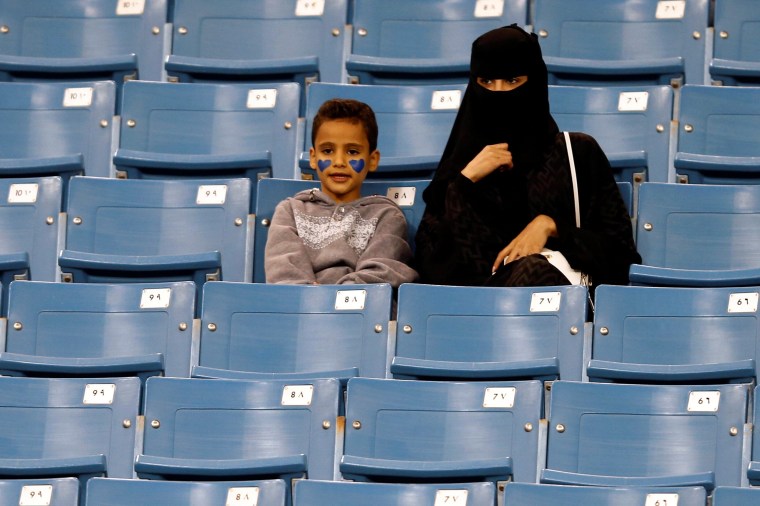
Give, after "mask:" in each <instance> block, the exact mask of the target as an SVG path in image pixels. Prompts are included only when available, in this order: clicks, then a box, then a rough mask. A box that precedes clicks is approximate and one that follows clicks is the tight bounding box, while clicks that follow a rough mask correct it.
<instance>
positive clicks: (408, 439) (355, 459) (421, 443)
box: [340, 378, 543, 483]
mask: <svg viewBox="0 0 760 506" xmlns="http://www.w3.org/2000/svg"><path fill="white" fill-rule="evenodd" d="M542 398H543V385H542V383H541V382H540V381H524V382H519V381H518V382H499V381H493V382H466V383H453V382H447V381H413V380H395V379H386V380H383V379H372V378H352V379H350V380H349V381H348V395H347V400H346V439H345V446H344V454H343V458H342V460H341V463H340V471H341V473H342V474H343V477H344V478H346V479H352V480H357V481H375V482H379V481H382V482H408V483H414V482H423V483H431V482H437V483H442V482H448V483H458V482H474V481H486V482H501V481H505V480H512V481H522V482H531V483H533V482H535V481H536V472H537V459H538V445H539V432H540V430H539V419H540V418H541V414H542V411H541V409H542Z"/></svg>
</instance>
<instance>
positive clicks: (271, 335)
mask: <svg viewBox="0 0 760 506" xmlns="http://www.w3.org/2000/svg"><path fill="white" fill-rule="evenodd" d="M391 295H392V294H391V287H390V285H388V284H373V285H350V286H343V287H336V286H313V285H306V286H304V285H269V284H263V283H230V282H216V283H207V284H206V285H205V286H204V287H203V309H202V311H201V340H200V356H199V365H198V366H197V367H194V368H193V376H195V377H211V378H219V377H226V378H240V379H272V378H281V379H291V380H296V379H304V378H324V377H330V378H338V379H340V380H341V381H342V382H343V383H345V382H346V381H348V378H351V377H354V376H368V377H374V378H384V377H385V376H386V368H387V362H388V355H389V350H388V348H389V343H388V322H389V320H390V316H391ZM305 329H308V331H305Z"/></svg>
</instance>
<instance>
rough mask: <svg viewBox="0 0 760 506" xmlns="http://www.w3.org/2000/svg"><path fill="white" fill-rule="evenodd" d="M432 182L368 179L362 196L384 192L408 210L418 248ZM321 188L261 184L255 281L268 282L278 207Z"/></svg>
mask: <svg viewBox="0 0 760 506" xmlns="http://www.w3.org/2000/svg"><path fill="white" fill-rule="evenodd" d="M428 184H430V180H427V179H423V180H413V181H407V180H391V179H389V180H378V179H374V180H366V179H365V180H364V182H363V183H362V189H361V191H362V196H368V195H384V196H386V197H388V198H389V199H391V200H393V201H394V202H395V203H396V204H397V205H398V206H399V207H400V208H401V211H403V213H404V217H405V218H406V224H407V231H408V232H407V240H408V241H409V244H410V246H411V247H412V249H414V237H415V235H416V234H417V227H418V226H419V224H420V222H421V221H422V215H423V214H424V212H425V201H424V200H422V192H423V191H424V190H425V188H427V186H428ZM312 188H319V182H318V181H303V180H295V179H271V178H270V179H262V180H261V181H259V184H258V189H257V191H258V196H257V198H256V231H255V237H254V254H253V266H254V267H253V280H254V281H255V282H265V281H266V276H265V273H264V250H265V248H266V243H267V234H268V227H269V224H270V223H271V221H272V216H273V215H274V210H275V208H276V207H277V204H279V203H280V202H281V201H283V200H285V199H286V198H288V197H292V196H293V195H295V194H296V193H298V192H300V191H303V190H310V189H312Z"/></svg>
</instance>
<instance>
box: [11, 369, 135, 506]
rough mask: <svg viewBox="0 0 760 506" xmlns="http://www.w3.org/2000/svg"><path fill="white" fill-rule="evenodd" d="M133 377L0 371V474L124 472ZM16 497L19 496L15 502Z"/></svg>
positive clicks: (131, 429) (128, 464) (130, 449)
mask: <svg viewBox="0 0 760 506" xmlns="http://www.w3.org/2000/svg"><path fill="white" fill-rule="evenodd" d="M139 398H140V380H139V379H137V378H108V379H103V378H100V379H97V378H96V379H93V378H83V379H82V378H53V379H50V378H11V377H0V427H2V431H0V442H1V443H2V444H0V477H3V478H38V477H45V478H50V477H77V478H79V481H80V485H79V492H80V501H81V500H83V495H84V490H85V483H86V481H87V480H88V479H89V478H92V477H95V476H108V477H115V478H131V477H132V462H133V459H134V452H135V450H134V448H135V432H136V425H137V424H136V422H137V413H138V407H139ZM17 504H18V503H17Z"/></svg>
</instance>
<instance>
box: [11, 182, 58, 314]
mask: <svg viewBox="0 0 760 506" xmlns="http://www.w3.org/2000/svg"><path fill="white" fill-rule="evenodd" d="M62 186H63V183H62V181H61V178H60V177H56V176H53V177H44V178H25V179H2V178H0V283H2V284H3V285H4V286H5V287H6V290H7V288H8V285H9V284H10V282H11V281H13V280H15V279H33V280H36V281H54V280H56V279H57V268H58V265H57V256H58V250H59V249H60V248H61V246H62V244H63V242H62V241H63V237H62V235H63V234H62V233H60V228H59V227H60V226H61V224H60V223H59V221H60V219H62V217H61V216H60V209H61V198H62V191H63V190H62ZM7 300H8V294H7V292H5V293H3V297H2V298H1V299H0V314H2V315H5V314H6V309H7V307H6V305H7Z"/></svg>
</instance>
